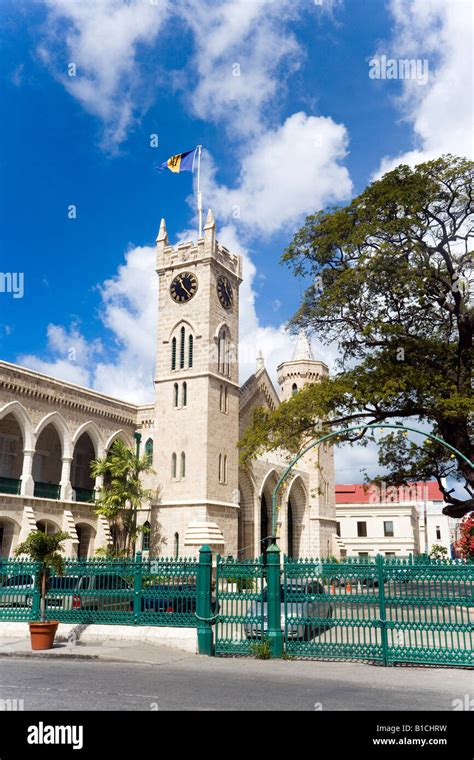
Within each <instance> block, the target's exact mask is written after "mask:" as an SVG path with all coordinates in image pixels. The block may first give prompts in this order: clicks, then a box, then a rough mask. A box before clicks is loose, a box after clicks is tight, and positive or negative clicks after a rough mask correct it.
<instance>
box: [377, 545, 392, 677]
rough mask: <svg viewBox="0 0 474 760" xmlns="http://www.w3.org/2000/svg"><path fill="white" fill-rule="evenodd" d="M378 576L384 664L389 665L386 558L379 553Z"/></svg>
mask: <svg viewBox="0 0 474 760" xmlns="http://www.w3.org/2000/svg"><path fill="white" fill-rule="evenodd" d="M375 561H376V563H377V577H378V581H379V612H380V638H381V643H382V657H383V664H384V665H388V664H389V663H388V632H387V611H386V608H385V585H384V580H385V574H384V558H383V557H382V555H381V554H377V557H376V560H375Z"/></svg>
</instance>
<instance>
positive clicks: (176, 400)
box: [173, 383, 179, 407]
mask: <svg viewBox="0 0 474 760" xmlns="http://www.w3.org/2000/svg"><path fill="white" fill-rule="evenodd" d="M173 403H174V406H175V407H177V406H178V404H179V386H178V383H175V384H174V387H173Z"/></svg>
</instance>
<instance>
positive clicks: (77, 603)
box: [68, 573, 133, 611]
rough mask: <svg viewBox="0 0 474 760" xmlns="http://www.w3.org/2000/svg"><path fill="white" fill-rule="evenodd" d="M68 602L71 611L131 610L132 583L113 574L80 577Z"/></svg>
mask: <svg viewBox="0 0 474 760" xmlns="http://www.w3.org/2000/svg"><path fill="white" fill-rule="evenodd" d="M69 599H70V601H69V600H68V604H70V609H73V610H79V609H80V610H88V611H90V610H114V611H120V610H121V611H130V610H133V583H131V582H130V581H129V580H127V579H126V578H122V577H120V576H119V575H115V574H107V573H104V574H100V575H82V576H81V577H80V578H79V580H78V582H77V585H76V587H75V589H74V594H71V595H70V597H69Z"/></svg>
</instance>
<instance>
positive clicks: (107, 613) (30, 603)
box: [0, 555, 198, 626]
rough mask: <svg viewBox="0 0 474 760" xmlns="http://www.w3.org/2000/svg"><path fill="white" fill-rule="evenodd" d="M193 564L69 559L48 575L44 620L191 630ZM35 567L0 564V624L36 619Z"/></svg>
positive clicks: (19, 562)
mask: <svg viewBox="0 0 474 760" xmlns="http://www.w3.org/2000/svg"><path fill="white" fill-rule="evenodd" d="M197 567H198V563H197V561H196V560H195V559H171V558H163V559H162V558H160V559H156V560H154V559H151V560H146V561H142V560H141V557H140V556H139V555H137V558H136V559H135V560H102V559H91V560H75V559H69V560H66V562H65V572H64V575H62V576H54V575H53V576H52V577H51V578H50V579H49V588H48V593H47V596H46V618H47V619H48V620H58V621H59V622H60V623H73V624H74V623H77V624H80V623H103V624H112V625H114V624H115V625H159V626H196V615H195V613H196V599H197V588H196V573H197ZM37 572H38V565H36V564H35V563H34V562H25V561H24V560H3V561H2V560H0V621H30V620H37V619H38V615H39V606H40V591H39V587H38V583H37V577H36V576H37Z"/></svg>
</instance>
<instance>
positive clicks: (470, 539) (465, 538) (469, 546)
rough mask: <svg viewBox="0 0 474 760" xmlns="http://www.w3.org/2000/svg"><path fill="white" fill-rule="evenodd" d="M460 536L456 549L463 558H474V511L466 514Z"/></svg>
mask: <svg viewBox="0 0 474 760" xmlns="http://www.w3.org/2000/svg"><path fill="white" fill-rule="evenodd" d="M460 533H461V535H460V538H459V541H458V542H457V543H456V549H457V551H458V552H459V554H460V555H461V557H462V558H463V559H471V560H472V559H474V512H471V514H469V515H466V517H465V518H464V520H463V521H462V523H461V525H460Z"/></svg>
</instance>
